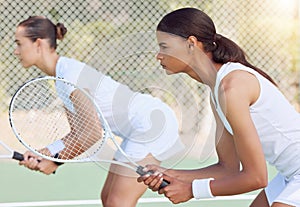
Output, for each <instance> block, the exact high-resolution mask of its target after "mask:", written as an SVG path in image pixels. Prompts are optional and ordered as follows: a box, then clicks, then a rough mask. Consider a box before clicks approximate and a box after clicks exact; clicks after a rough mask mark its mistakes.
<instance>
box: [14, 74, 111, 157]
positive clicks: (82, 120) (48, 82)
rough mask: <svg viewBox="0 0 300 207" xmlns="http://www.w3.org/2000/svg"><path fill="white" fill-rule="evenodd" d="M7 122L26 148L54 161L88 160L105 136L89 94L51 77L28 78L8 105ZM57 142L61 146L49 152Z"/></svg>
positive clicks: (92, 99)
mask: <svg viewBox="0 0 300 207" xmlns="http://www.w3.org/2000/svg"><path fill="white" fill-rule="evenodd" d="M9 122H10V125H11V127H12V130H13V132H14V134H15V136H16V137H17V138H18V140H19V141H20V142H21V143H22V144H23V145H24V146H25V147H26V148H27V149H29V150H30V151H32V152H34V153H35V154H37V155H38V156H41V157H43V158H46V159H49V160H52V161H55V162H84V161H86V160H89V159H91V157H93V155H94V154H96V153H97V152H99V151H100V150H101V147H102V145H103V143H104V142H105V140H106V139H107V136H108V134H109V133H107V132H106V131H107V130H109V129H108V125H107V123H105V119H104V118H103V115H102V112H101V111H100V109H99V107H98V106H97V104H96V103H95V101H94V98H93V97H92V96H91V95H90V94H89V92H88V91H87V90H86V89H82V88H80V87H78V86H76V85H75V84H73V83H72V82H70V81H67V80H65V79H62V78H57V77H52V76H43V77H38V78H35V79H32V80H30V81H28V82H26V83H24V84H23V85H22V86H21V87H20V88H19V89H18V90H17V91H16V93H15V94H14V95H13V97H12V99H11V102H10V105H9ZM59 140H63V145H64V147H63V148H60V149H54V152H53V149H52V153H49V150H48V149H50V147H49V146H51V145H53V143H55V142H57V141H59ZM52 148H53V147H52ZM54 148H55V147H54ZM45 149H47V150H45ZM55 150H58V152H57V153H59V156H56V155H57V153H55Z"/></svg>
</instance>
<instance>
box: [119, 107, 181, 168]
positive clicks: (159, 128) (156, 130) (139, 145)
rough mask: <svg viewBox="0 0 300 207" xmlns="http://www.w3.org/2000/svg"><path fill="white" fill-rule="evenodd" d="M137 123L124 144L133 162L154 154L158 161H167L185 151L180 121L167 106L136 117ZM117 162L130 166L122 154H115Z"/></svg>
mask: <svg viewBox="0 0 300 207" xmlns="http://www.w3.org/2000/svg"><path fill="white" fill-rule="evenodd" d="M153 112H158V113H153ZM155 114H156V115H157V117H155V116H156V115H155ZM150 117H151V118H150ZM134 119H135V121H136V122H137V123H133V124H132V126H135V130H133V131H132V132H131V133H130V135H129V134H128V137H127V138H125V139H123V141H122V144H121V148H122V149H123V150H124V152H125V153H126V155H128V156H129V157H130V158H131V159H133V160H134V161H136V162H137V161H141V160H143V159H144V158H145V157H146V156H147V155H148V154H152V155H153V156H154V157H155V158H156V159H157V160H159V161H164V160H167V159H169V158H171V157H172V156H174V155H175V154H178V153H179V152H181V151H183V150H184V148H185V146H184V144H183V143H182V142H181V139H180V136H179V129H178V122H177V118H176V116H175V114H174V112H173V111H172V110H171V109H170V108H169V107H167V105H165V104H161V103H160V102H158V104H157V105H153V106H152V107H151V108H150V109H149V108H147V109H145V110H144V111H143V113H141V114H140V115H135V117H134ZM149 129H150V130H149ZM115 159H116V160H118V161H121V162H127V159H126V158H125V157H124V156H123V155H122V153H121V152H120V151H117V152H116V154H115Z"/></svg>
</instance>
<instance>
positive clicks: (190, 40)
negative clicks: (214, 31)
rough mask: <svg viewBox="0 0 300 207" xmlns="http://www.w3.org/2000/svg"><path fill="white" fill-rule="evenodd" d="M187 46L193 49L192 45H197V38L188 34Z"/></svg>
mask: <svg viewBox="0 0 300 207" xmlns="http://www.w3.org/2000/svg"><path fill="white" fill-rule="evenodd" d="M187 42H188V46H189V48H190V49H193V47H195V46H197V43H198V40H197V38H196V37H195V36H189V37H188V39H187Z"/></svg>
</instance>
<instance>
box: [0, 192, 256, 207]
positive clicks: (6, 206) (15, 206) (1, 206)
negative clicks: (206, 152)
mask: <svg viewBox="0 0 300 207" xmlns="http://www.w3.org/2000/svg"><path fill="white" fill-rule="evenodd" d="M255 197H256V195H235V196H220V197H215V198H208V199H201V200H196V199H191V200H190V201H189V202H200V201H215V200H218V201H230V200H252V199H254V198H255ZM166 202H170V201H169V200H168V199H167V198H165V197H161V198H140V199H139V203H166ZM99 204H101V202H100V200H69V201H35V202H16V203H0V207H22V206H26V207H28V206H30V207H34V206H73V205H99Z"/></svg>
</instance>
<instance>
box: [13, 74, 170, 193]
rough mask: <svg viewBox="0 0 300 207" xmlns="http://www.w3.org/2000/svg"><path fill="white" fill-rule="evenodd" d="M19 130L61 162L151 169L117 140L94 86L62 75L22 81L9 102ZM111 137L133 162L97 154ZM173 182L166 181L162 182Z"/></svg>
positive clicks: (30, 145) (41, 152) (26, 141)
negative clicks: (89, 88) (87, 86)
mask: <svg viewBox="0 0 300 207" xmlns="http://www.w3.org/2000/svg"><path fill="white" fill-rule="evenodd" d="M9 121H10V125H11V127H12V129H13V132H14V134H15V136H16V137H17V138H18V139H19V141H20V142H21V143H22V144H23V145H24V146H25V147H26V148H27V149H29V150H30V151H32V152H34V153H35V154H37V155H38V156H40V157H43V158H45V159H48V160H52V161H54V162H60V163H68V162H94V161H99V162H109V163H114V164H118V165H122V166H124V167H127V168H130V169H132V170H134V171H136V172H137V173H138V174H139V175H145V174H147V173H150V174H151V173H153V172H145V171H144V170H143V168H144V167H143V166H140V165H138V164H137V163H136V162H134V161H133V160H132V159H131V158H129V157H128V156H127V155H126V153H125V152H124V151H123V149H122V148H121V147H120V146H119V144H118V143H117V141H116V139H115V137H114V135H113V133H112V131H111V129H110V127H109V125H108V123H107V121H106V120H105V117H104V116H103V114H102V112H101V110H100V108H99V107H98V105H97V104H96V102H95V101H94V97H93V96H91V94H90V93H89V91H87V90H86V89H83V88H80V87H78V86H76V85H75V84H73V83H71V82H69V81H67V80H65V79H61V78H56V77H50V76H45V77H39V78H36V79H32V80H30V81H28V82H26V83H25V84H24V85H22V86H21V87H20V88H19V89H18V90H17V92H16V93H15V94H14V96H13V98H12V100H11V103H10V106H9ZM108 139H111V140H112V142H113V144H114V145H115V146H116V147H117V149H118V150H119V151H120V152H121V153H122V155H123V156H124V157H125V158H126V159H127V160H128V163H124V162H118V161H114V160H101V159H99V158H98V157H97V156H95V155H96V154H97V153H98V152H100V151H101V149H102V148H103V146H104V143H106V142H107V140H108ZM166 185H168V182H167V181H165V182H164V183H163V184H162V185H161V188H162V187H164V186H166Z"/></svg>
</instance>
